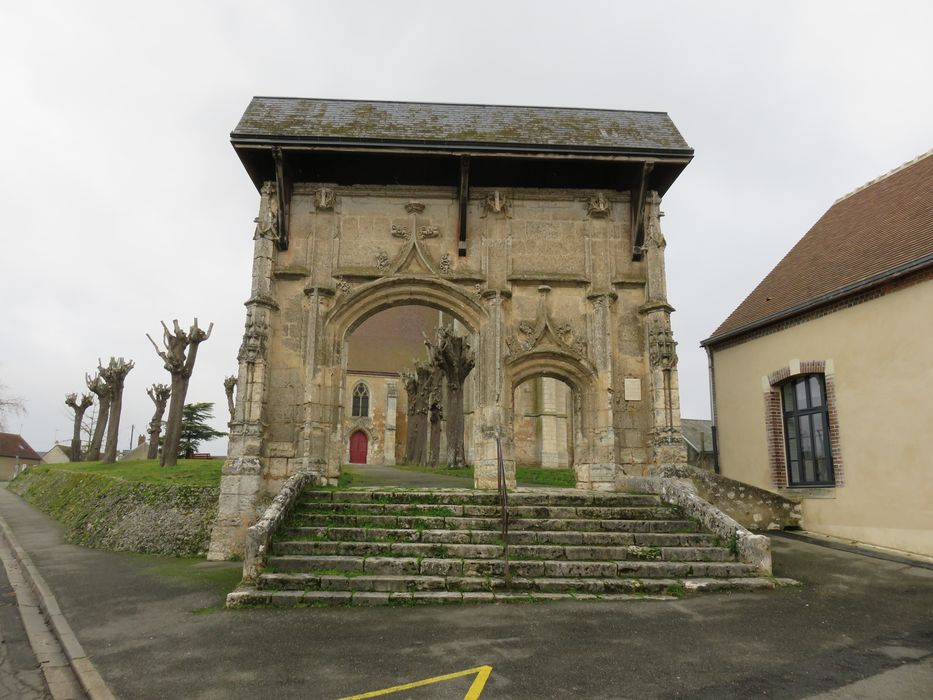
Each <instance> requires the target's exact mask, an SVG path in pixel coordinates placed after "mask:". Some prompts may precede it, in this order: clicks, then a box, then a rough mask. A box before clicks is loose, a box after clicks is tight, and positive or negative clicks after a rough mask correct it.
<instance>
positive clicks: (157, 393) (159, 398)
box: [146, 384, 172, 459]
mask: <svg viewBox="0 0 933 700" xmlns="http://www.w3.org/2000/svg"><path fill="white" fill-rule="evenodd" d="M171 393H172V389H171V387H169V386H168V385H167V384H153V385H152V386H151V387H149V388H148V389H146V394H148V395H149V398H150V399H152V403H154V404H155V413H153V414H152V420H151V421H149V451H148V452H147V453H146V459H155V458H156V457H158V456H159V434H160V433H161V432H162V415H163V414H164V413H165V404H166V403H168V397H169V395H170V394H171Z"/></svg>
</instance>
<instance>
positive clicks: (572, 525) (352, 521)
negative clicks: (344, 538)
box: [290, 513, 697, 533]
mask: <svg viewBox="0 0 933 700" xmlns="http://www.w3.org/2000/svg"><path fill="white" fill-rule="evenodd" d="M290 524H291V525H292V526H298V527H328V528H330V527H373V528H388V529H416V530H417V529H423V530H498V529H499V528H500V527H501V525H502V523H501V521H500V520H499V518H479V517H476V518H472V517H471V518H468V517H459V516H453V517H439V516H438V517H435V516H426V515H340V514H334V513H321V514H310V515H307V514H301V513H294V514H293V516H292V520H291V523H290ZM509 528H510V529H513V530H549V531H552V530H559V531H581V532H672V533H682V532H696V531H697V524H696V523H695V522H693V521H692V520H683V519H673V518H672V519H632V520H589V519H583V518H534V519H531V518H516V519H514V520H511V519H510V521H509Z"/></svg>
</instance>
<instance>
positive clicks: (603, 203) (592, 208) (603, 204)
mask: <svg viewBox="0 0 933 700" xmlns="http://www.w3.org/2000/svg"><path fill="white" fill-rule="evenodd" d="M610 211H612V204H611V203H610V202H609V199H608V198H607V197H606V195H605V193H603V192H597V193H596V194H595V195H593V196H592V197H590V198H589V199H588V200H587V201H586V213H587V214H589V216H590V217H591V218H594V219H604V218H606V217H607V216H609V212H610Z"/></svg>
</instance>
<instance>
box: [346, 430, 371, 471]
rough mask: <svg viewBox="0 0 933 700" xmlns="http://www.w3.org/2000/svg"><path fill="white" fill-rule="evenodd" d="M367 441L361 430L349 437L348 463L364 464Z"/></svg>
mask: <svg viewBox="0 0 933 700" xmlns="http://www.w3.org/2000/svg"><path fill="white" fill-rule="evenodd" d="M368 445H369V439H368V438H367V437H366V433H364V432H363V431H362V430H357V431H356V432H355V433H353V435H351V436H350V463H351V464H366V448H367V447H368Z"/></svg>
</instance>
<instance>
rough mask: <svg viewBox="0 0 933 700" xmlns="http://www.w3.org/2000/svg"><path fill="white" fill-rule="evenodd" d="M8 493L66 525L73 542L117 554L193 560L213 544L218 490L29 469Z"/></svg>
mask: <svg viewBox="0 0 933 700" xmlns="http://www.w3.org/2000/svg"><path fill="white" fill-rule="evenodd" d="M9 489H10V491H12V492H13V493H17V494H19V495H20V496H22V497H23V498H24V499H25V500H26V501H27V502H29V503H31V504H32V505H34V506H35V507H36V508H38V509H39V510H41V511H42V512H44V513H46V514H48V515H50V516H51V517H53V518H54V519H55V520H57V521H58V522H60V523H61V524H62V525H64V526H65V532H66V537H67V538H68V541H69V542H73V543H75V544H80V545H83V546H85V547H94V548H97V549H109V550H114V551H130V552H144V553H150V554H169V555H175V556H192V555H199V554H203V553H204V552H206V551H207V548H208V545H209V544H210V533H211V525H212V523H213V521H214V518H215V516H216V514H217V498H218V495H219V489H218V488H217V487H210V486H177V485H169V484H146V483H139V482H132V481H124V480H123V479H115V478H113V477H109V476H103V475H100V474H87V473H81V472H71V471H65V470H55V469H49V470H37V469H31V470H28V471H26V472H24V473H22V474H20V475H19V476H18V477H17V478H16V479H14V480H13V481H12V482H11V483H10V486H9Z"/></svg>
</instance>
